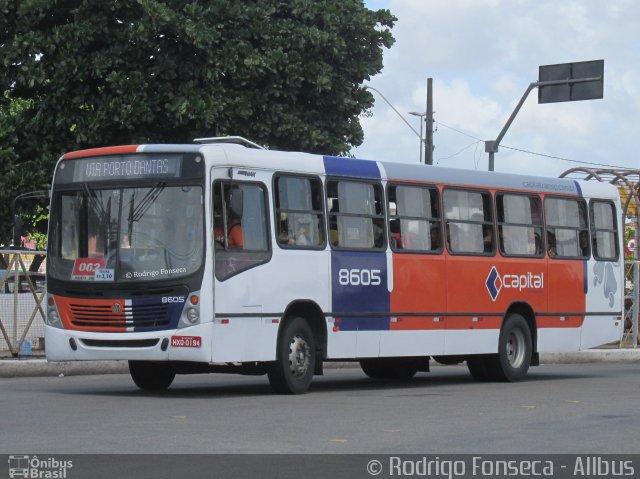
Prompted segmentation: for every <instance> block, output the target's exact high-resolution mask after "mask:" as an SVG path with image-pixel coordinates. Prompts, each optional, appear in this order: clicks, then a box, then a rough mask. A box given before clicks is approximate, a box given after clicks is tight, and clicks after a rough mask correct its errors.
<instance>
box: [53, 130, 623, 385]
mask: <svg viewBox="0 0 640 479" xmlns="http://www.w3.org/2000/svg"><path fill="white" fill-rule="evenodd" d="M234 141H235V140H234V139H233V138H231V139H229V140H224V139H222V140H220V139H209V140H207V139H204V140H201V141H200V142H198V143H196V144H191V145H131V146H120V147H108V148H97V149H92V150H84V151H77V152H73V153H69V154H66V155H64V156H63V157H62V158H61V159H60V160H59V162H58V164H57V166H56V169H55V173H54V179H53V186H52V198H51V213H50V222H49V243H48V260H47V263H48V265H47V288H48V290H47V294H48V297H47V325H46V352H47V357H48V359H49V360H50V361H91V360H128V361H129V369H130V372H131V375H132V378H133V380H134V382H135V383H136V384H137V385H138V386H139V387H141V388H143V389H164V388H167V387H169V386H170V384H171V383H172V381H173V379H174V377H175V375H176V374H191V373H201V372H202V373H204V372H237V373H241V374H267V375H268V378H269V381H270V383H271V384H272V386H273V388H274V389H275V390H276V391H278V392H281V393H302V392H305V391H306V390H307V389H308V387H309V385H310V383H311V380H312V377H313V375H318V374H322V372H323V364H324V363H325V362H327V361H358V362H359V363H360V365H361V367H362V369H363V371H364V372H365V373H366V374H367V375H368V376H370V377H372V378H405V379H408V378H410V377H412V376H413V375H414V374H416V372H417V371H428V369H429V359H430V358H433V359H435V360H437V361H439V362H442V363H461V362H463V361H466V363H467V365H468V368H469V370H470V372H471V374H472V376H473V377H474V378H475V379H477V380H482V381H487V380H502V381H505V380H506V381H515V380H519V379H521V378H523V377H524V376H525V375H526V373H527V371H528V369H529V366H531V365H537V364H538V363H539V354H540V353H542V352H566V351H578V350H582V349H587V348H591V347H594V346H598V345H601V344H604V343H608V342H612V341H617V340H619V339H620V337H621V334H622V328H623V321H622V308H623V294H622V284H623V283H622V269H623V268H622V267H621V259H620V258H621V256H620V251H621V249H622V243H621V242H622V239H621V234H620V232H621V231H622V226H621V218H620V214H619V211H620V200H619V197H618V192H617V190H616V188H615V187H613V186H611V185H607V184H601V183H594V182H580V181H574V180H570V179H556V178H542V177H532V176H520V175H512V174H500V173H494V172H480V171H466V170H459V169H447V168H440V167H432V166H426V165H411V164H404V163H398V162H378V161H367V160H358V159H348V158H336V157H330V156H321V155H312V154H306V153H294V152H280V151H268V150H264V149H257V148H250V147H245V146H243V145H240V144H235V143H234ZM233 228H235V229H236V232H235V233H234V238H232V235H231V230H232V229H233ZM238 228H240V234H239V235H238V231H237V229H238ZM238 238H240V239H238Z"/></svg>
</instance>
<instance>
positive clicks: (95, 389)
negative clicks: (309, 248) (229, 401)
mask: <svg viewBox="0 0 640 479" xmlns="http://www.w3.org/2000/svg"><path fill="white" fill-rule="evenodd" d="M603 376H605V375H604V374H601V373H599V372H598V371H593V370H590V369H587V368H581V369H580V370H576V371H571V372H567V371H563V372H560V371H550V370H548V369H546V368H545V367H544V366H542V367H540V368H532V369H531V370H530V371H529V374H528V376H527V379H525V380H524V381H523V382H521V383H518V384H522V385H526V384H530V383H542V382H550V381H567V380H572V379H583V378H585V377H588V378H594V379H596V378H600V377H603ZM103 377H105V376H103ZM117 377H118V378H124V377H126V376H124V375H118V376H117ZM127 379H128V378H127ZM209 381H210V382H209ZM212 383H213V384H212ZM467 387H469V388H470V387H473V388H487V387H490V388H493V389H495V388H505V389H508V388H513V387H517V386H516V385H514V384H509V383H500V382H486V383H482V382H480V383H479V382H476V381H474V380H473V379H472V378H471V376H470V375H469V373H468V371H467V368H466V367H464V366H438V367H435V368H433V369H432V372H431V373H419V374H418V375H417V376H416V377H414V378H413V379H410V380H403V381H400V380H377V379H376V380H374V379H370V378H368V377H366V376H365V375H364V373H363V372H362V371H360V369H359V368H357V367H354V368H344V369H329V370H327V371H325V376H316V377H315V378H314V380H313V383H312V384H311V388H310V389H309V392H308V393H307V394H332V393H335V392H348V393H349V392H355V393H362V392H379V391H388V392H389V394H390V395H393V396H396V397H403V396H404V397H408V396H416V397H418V396H424V397H438V396H450V395H452V394H454V393H456V391H453V390H452V389H451V388H456V389H460V388H467ZM536 387H537V386H536ZM56 392H58V393H62V394H69V395H88V396H102V397H153V398H178V399H199V398H208V397H210V398H230V397H245V398H246V397H251V396H265V395H269V396H274V397H282V396H276V395H275V394H274V393H273V390H272V389H271V387H270V386H269V383H268V380H267V378H266V376H251V377H246V376H239V375H225V374H210V375H189V376H177V377H176V380H175V382H174V384H173V385H172V386H171V387H170V388H169V389H168V390H166V391H162V392H151V391H141V390H139V389H138V388H137V387H136V386H135V385H134V384H133V382H130V383H126V384H124V385H123V384H122V380H121V379H119V380H118V381H117V384H113V383H112V382H111V381H105V383H103V384H100V385H97V386H96V385H95V384H93V385H92V386H90V387H87V385H86V383H84V384H83V385H82V388H75V387H65V388H63V389H62V388H61V389H57V391H56ZM290 397H291V396H290Z"/></svg>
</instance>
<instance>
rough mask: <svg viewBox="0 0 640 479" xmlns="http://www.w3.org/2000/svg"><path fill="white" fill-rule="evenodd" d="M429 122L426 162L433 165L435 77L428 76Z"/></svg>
mask: <svg viewBox="0 0 640 479" xmlns="http://www.w3.org/2000/svg"><path fill="white" fill-rule="evenodd" d="M425 121H426V123H427V131H426V139H425V142H424V162H425V164H427V165H433V79H432V78H427V117H426V119H425Z"/></svg>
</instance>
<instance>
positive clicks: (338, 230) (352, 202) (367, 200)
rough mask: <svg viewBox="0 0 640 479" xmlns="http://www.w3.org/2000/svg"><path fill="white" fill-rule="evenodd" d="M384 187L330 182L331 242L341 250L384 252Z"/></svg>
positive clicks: (370, 184)
mask: <svg viewBox="0 0 640 479" xmlns="http://www.w3.org/2000/svg"><path fill="white" fill-rule="evenodd" d="M382 205H383V204H382V187H381V185H379V184H373V183H366V182H361V181H347V180H339V181H335V180H333V181H328V182H327V208H328V210H329V240H330V241H331V245H332V246H334V247H335V248H339V249H358V250H360V249H374V250H383V249H384V247H385V239H384V210H383V206H382Z"/></svg>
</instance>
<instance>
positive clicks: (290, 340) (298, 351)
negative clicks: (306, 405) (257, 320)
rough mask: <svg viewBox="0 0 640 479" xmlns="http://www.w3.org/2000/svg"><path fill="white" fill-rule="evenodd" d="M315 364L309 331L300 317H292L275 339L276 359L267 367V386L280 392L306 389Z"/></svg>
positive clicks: (296, 391)
mask: <svg viewBox="0 0 640 479" xmlns="http://www.w3.org/2000/svg"><path fill="white" fill-rule="evenodd" d="M315 364H316V347H315V341H314V339H313V333H312V332H311V328H310V327H309V323H307V322H306V321H305V320H304V319H302V318H298V317H296V318H292V319H291V320H290V321H287V323H286V324H285V326H284V329H283V330H282V332H281V334H280V338H279V339H278V346H277V351H276V361H275V362H274V363H272V364H271V365H270V366H269V368H268V371H267V376H268V377H269V382H270V383H271V387H273V389H274V390H275V391H276V392H277V393H280V394H302V393H304V392H306V391H307V389H309V386H310V385H311V380H312V379H313V371H314V369H315Z"/></svg>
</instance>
